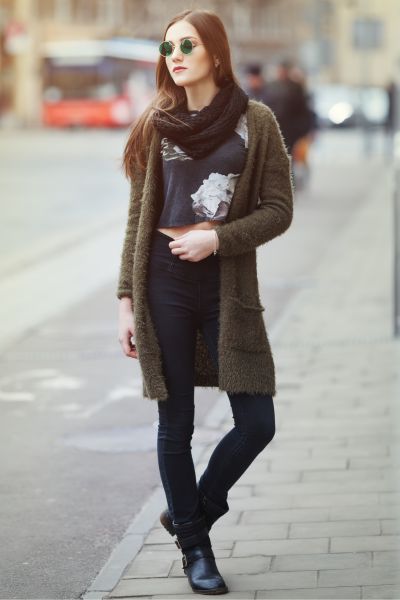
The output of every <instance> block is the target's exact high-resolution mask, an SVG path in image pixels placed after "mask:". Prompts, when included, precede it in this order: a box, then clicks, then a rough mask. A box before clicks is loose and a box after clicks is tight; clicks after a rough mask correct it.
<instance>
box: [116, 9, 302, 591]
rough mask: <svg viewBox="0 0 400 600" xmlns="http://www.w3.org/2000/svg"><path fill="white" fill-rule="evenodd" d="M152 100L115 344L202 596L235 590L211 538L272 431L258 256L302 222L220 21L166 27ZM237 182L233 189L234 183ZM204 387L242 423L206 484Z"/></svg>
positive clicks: (267, 121) (165, 518)
mask: <svg viewBox="0 0 400 600" xmlns="http://www.w3.org/2000/svg"><path fill="white" fill-rule="evenodd" d="M160 54H161V56H160V59H159V63H158V65H157V72H156V82H157V94H156V96H155V98H154V100H153V102H152V103H151V104H150V105H149V107H148V108H147V109H146V110H145V111H144V112H143V114H142V116H141V117H140V118H139V119H138V121H137V122H136V123H135V124H134V127H133V129H132V131H131V132H130V136H129V139H128V141H127V144H126V147H125V150H124V160H123V165H124V168H125V173H126V174H127V176H128V177H129V179H130V181H131V194H130V206H129V213H128V220H127V225H126V232H125V239H124V244H123V249H122V256H121V266H120V274H119V282H118V290H117V297H118V298H119V299H120V305H119V307H120V308H119V341H120V343H121V345H122V349H123V351H124V353H125V354H126V355H127V356H129V357H132V358H138V359H139V363H140V367H141V370H142V375H143V395H144V396H145V397H147V398H149V399H152V400H156V401H157V407H158V416H159V424H158V437H157V456H158V464H159V469H160V476H161V480H162V483H163V486H164V490H165V495H166V498H167V504H168V507H167V508H166V510H164V511H163V512H162V514H161V515H160V521H161V523H162V525H163V526H164V527H165V528H166V529H167V531H168V532H169V533H170V534H171V535H176V536H177V545H178V547H179V548H180V549H181V550H182V553H183V557H182V562H183V568H184V572H185V574H186V575H187V576H188V579H189V583H190V585H191V587H192V589H193V591H195V592H199V593H212V594H218V593H226V592H228V589H227V586H226V585H225V582H224V580H223V578H222V576H221V575H220V573H219V571H218V569H217V566H216V563H215V557H214V554H213V550H212V546H211V541H210V537H209V531H210V529H211V526H212V525H213V523H214V522H215V521H216V520H217V519H218V518H220V517H221V516H222V515H224V514H225V513H226V512H227V511H228V510H229V505H228V502H227V497H228V491H229V489H230V488H231V487H232V486H233V485H234V484H235V483H236V481H238V479H239V478H240V477H241V476H242V475H243V473H244V472H245V471H246V470H247V468H248V467H249V466H250V465H251V464H252V462H253V461H254V459H255V458H256V456H257V455H258V454H259V453H260V452H261V451H262V450H263V449H264V448H265V447H266V446H267V444H269V442H270V441H271V440H272V438H273V436H274V434H275V416H274V403H273V396H274V395H275V393H276V388H275V370H274V361H273V357H272V352H271V348H270V344H269V340H268V336H267V332H266V328H265V322H264V319H263V315H262V311H264V310H265V309H264V307H263V306H262V305H261V303H260V297H259V285H258V279H257V265H256V248H257V247H258V246H260V245H262V244H265V243H266V242H268V241H270V240H272V239H273V238H275V237H277V236H278V235H281V234H282V233H283V232H284V231H286V229H287V228H288V227H289V225H290V223H291V221H292V218H293V187H292V179H291V172H290V157H289V155H288V154H287V151H286V148H285V145H284V141H283V138H282V135H281V133H280V129H279V126H278V123H277V121H276V118H275V116H274V114H273V112H272V111H271V110H270V109H269V108H268V107H267V106H265V105H264V104H263V103H261V102H257V101H256V100H252V99H249V97H248V95H247V94H246V93H245V92H244V90H243V89H242V88H241V87H240V85H239V83H238V79H237V77H236V76H235V74H234V73H233V70H232V63H231V52H230V47H229V43H228V39H227V35H226V31H225V28H224V25H223V23H222V22H221V20H220V18H219V17H218V16H217V15H216V14H215V13H214V12H212V11H208V10H200V9H199V10H185V11H183V12H182V13H180V14H178V15H177V16H175V17H174V18H173V19H172V20H171V21H170V22H169V24H168V26H167V27H166V29H165V32H164V36H163V41H162V42H161V44H160ZM236 186H237V187H236ZM196 386H204V387H216V388H219V389H220V390H224V391H226V393H227V394H228V398H229V401H230V405H231V408H232V417H233V420H234V427H233V428H232V429H231V430H230V431H229V432H227V433H226V435H225V436H224V437H223V438H222V439H221V440H220V442H219V443H218V444H217V446H216V448H215V449H214V452H213V454H212V455H211V457H210V460H209V463H208V465H207V468H206V469H205V471H204V473H203V474H202V476H201V478H200V479H199V482H198V484H197V482H196V473H195V469H194V465H193V459H192V455H191V445H190V443H191V438H192V434H193V431H194V391H195V387H196Z"/></svg>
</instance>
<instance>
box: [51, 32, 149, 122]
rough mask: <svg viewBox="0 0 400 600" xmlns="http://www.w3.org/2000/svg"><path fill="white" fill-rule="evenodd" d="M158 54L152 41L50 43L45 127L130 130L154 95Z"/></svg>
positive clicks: (119, 40) (124, 40) (121, 40)
mask: <svg viewBox="0 0 400 600" xmlns="http://www.w3.org/2000/svg"><path fill="white" fill-rule="evenodd" d="M158 56H159V55H158V43H156V42H153V41H151V40H137V39H134V40H133V39H126V38H115V39H110V40H93V41H92V40H82V41H76V40H74V41H64V42H47V43H45V44H44V45H43V50H42V59H43V60H42V69H43V72H42V81H43V93H42V122H43V125H45V126H48V127H126V126H127V125H129V124H130V123H131V122H132V120H133V119H134V118H135V117H136V116H137V115H138V114H140V113H141V112H142V111H143V109H144V107H145V106H146V105H147V104H148V102H149V101H150V99H151V97H152V96H153V95H154V89H155V66H156V62H157V60H158Z"/></svg>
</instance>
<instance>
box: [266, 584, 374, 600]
mask: <svg viewBox="0 0 400 600" xmlns="http://www.w3.org/2000/svg"><path fill="white" fill-rule="evenodd" d="M382 597H383V596H382ZM256 598H257V599H258V598H260V599H261V598H286V599H288V600H293V598H296V599H297V598H306V599H311V598H317V599H318V600H322V599H325V598H327V599H328V598H332V599H340V598H343V599H344V600H351V599H353V598H361V587H349V586H346V587H331V588H295V589H292V590H260V591H258V592H257V593H256Z"/></svg>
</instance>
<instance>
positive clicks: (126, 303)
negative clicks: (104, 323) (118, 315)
mask: <svg viewBox="0 0 400 600" xmlns="http://www.w3.org/2000/svg"><path fill="white" fill-rule="evenodd" d="M119 307H120V309H121V310H122V311H131V310H132V298H130V297H129V296H122V298H120V300H119Z"/></svg>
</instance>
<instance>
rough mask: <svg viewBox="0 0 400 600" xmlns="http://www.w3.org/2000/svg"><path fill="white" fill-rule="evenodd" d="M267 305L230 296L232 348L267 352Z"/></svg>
mask: <svg viewBox="0 0 400 600" xmlns="http://www.w3.org/2000/svg"><path fill="white" fill-rule="evenodd" d="M264 310H265V307H264V306H262V305H261V304H260V303H259V302H257V303H254V302H252V303H249V302H248V301H246V300H243V299H241V298H239V297H236V296H229V319H230V322H231V323H232V326H231V327H229V332H228V335H227V337H228V341H229V345H230V346H231V347H232V348H238V349H239V350H245V351H247V352H266V351H267V350H268V339H267V332H266V329H265V323H264V319H263V315H262V313H263V311H264Z"/></svg>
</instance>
